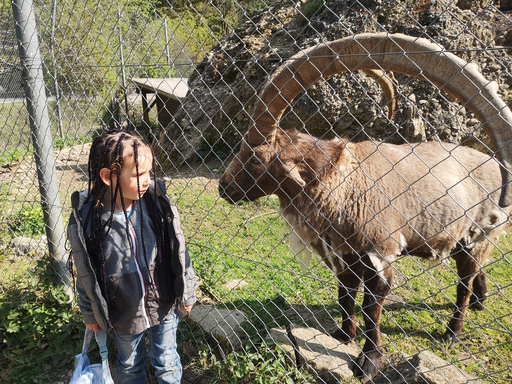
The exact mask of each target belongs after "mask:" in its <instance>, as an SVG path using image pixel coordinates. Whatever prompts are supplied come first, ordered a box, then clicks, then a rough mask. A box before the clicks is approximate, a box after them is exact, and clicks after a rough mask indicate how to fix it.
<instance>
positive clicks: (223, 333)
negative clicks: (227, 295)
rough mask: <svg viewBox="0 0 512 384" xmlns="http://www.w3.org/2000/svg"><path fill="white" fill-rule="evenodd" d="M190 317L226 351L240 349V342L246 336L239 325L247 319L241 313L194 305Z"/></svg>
mask: <svg viewBox="0 0 512 384" xmlns="http://www.w3.org/2000/svg"><path fill="white" fill-rule="evenodd" d="M190 317H191V319H192V321H193V322H195V323H196V324H197V325H198V326H199V327H200V328H201V329H202V330H203V331H204V332H206V333H208V334H209V335H211V336H212V337H214V338H215V339H217V341H218V342H219V343H220V344H221V346H223V347H225V348H226V349H228V350H236V349H239V348H240V347H242V340H243V339H244V338H245V335H246V334H245V332H244V330H243V329H242V327H241V325H242V323H243V322H244V321H247V318H246V317H245V315H244V314H243V313H242V312H241V311H237V310H234V311H232V310H228V309H218V308H216V307H214V306H206V305H196V306H194V308H192V311H191V312H190Z"/></svg>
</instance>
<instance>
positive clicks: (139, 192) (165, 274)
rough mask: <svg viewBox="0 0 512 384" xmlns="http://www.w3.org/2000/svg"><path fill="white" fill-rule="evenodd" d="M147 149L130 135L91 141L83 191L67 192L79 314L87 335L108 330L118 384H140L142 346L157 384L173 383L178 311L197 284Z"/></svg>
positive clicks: (177, 372) (190, 300) (177, 369)
mask: <svg viewBox="0 0 512 384" xmlns="http://www.w3.org/2000/svg"><path fill="white" fill-rule="evenodd" d="M152 172H154V156H153V152H152V149H151V147H150V145H149V144H148V143H147V142H146V141H145V140H143V139H142V138H141V137H139V136H137V135H135V134H134V133H133V132H130V131H121V130H115V131H108V132H106V133H104V134H102V135H101V136H99V137H97V138H96V139H95V140H94V141H93V143H92V147H91V151H90V154H89V164H88V173H89V189H88V190H86V191H82V192H78V191H77V192H74V193H73V195H72V197H71V202H72V207H73V213H72V214H71V217H70V220H69V224H68V230H67V231H68V238H69V241H70V243H71V254H72V256H73V261H74V266H75V268H76V271H77V281H76V288H77V292H78V295H79V307H80V311H81V312H82V315H83V318H84V322H85V324H86V326H87V328H90V329H93V330H95V331H98V330H100V329H108V328H113V333H114V335H115V339H116V342H117V346H118V351H119V356H118V360H117V364H118V366H119V371H120V378H121V382H122V383H144V382H145V379H146V370H145V357H146V349H145V340H144V334H145V332H146V331H147V332H148V334H149V341H150V345H151V350H150V358H151V362H152V364H153V366H154V367H155V368H156V375H157V377H158V382H159V383H179V382H180V381H181V374H182V368H181V362H180V357H179V355H178V353H177V350H176V347H177V345H176V330H177V326H178V313H179V312H178V305H180V308H181V310H182V311H185V312H187V313H189V312H190V310H191V309H192V305H193V304H194V303H195V301H196V288H197V283H196V279H195V274H194V270H193V268H192V264H191V261H190V257H189V255H188V252H187V250H186V249H185V239H184V237H183V233H182V231H181V228H180V222H179V218H178V213H177V210H176V208H175V207H174V206H173V205H171V203H170V202H169V200H168V199H167V198H166V197H165V185H164V183H163V182H162V181H160V180H155V181H152V180H151V175H152Z"/></svg>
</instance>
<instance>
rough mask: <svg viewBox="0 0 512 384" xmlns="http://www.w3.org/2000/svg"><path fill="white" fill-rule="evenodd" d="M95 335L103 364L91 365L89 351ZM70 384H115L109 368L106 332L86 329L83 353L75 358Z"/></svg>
mask: <svg viewBox="0 0 512 384" xmlns="http://www.w3.org/2000/svg"><path fill="white" fill-rule="evenodd" d="M93 334H94V335H95V337H96V342H97V343H98V346H99V347H100V355H101V361H102V362H101V364H99V363H98V364H92V365H91V363H90V362H89V357H88V356H87V351H88V350H89V344H90V343H91V340H92V335H93ZM69 384H114V381H113V380H112V376H111V375H110V369H109V366H108V351H107V333H106V332H105V331H104V330H101V331H99V332H96V333H95V332H94V331H93V330H92V329H89V328H86V330H85V335H84V344H83V347H82V353H81V354H79V355H76V357H75V371H74V372H73V377H72V378H71V381H70V382H69Z"/></svg>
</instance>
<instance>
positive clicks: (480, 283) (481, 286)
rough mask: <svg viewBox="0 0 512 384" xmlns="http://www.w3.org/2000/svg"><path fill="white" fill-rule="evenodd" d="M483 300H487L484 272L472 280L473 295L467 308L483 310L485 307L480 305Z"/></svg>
mask: <svg viewBox="0 0 512 384" xmlns="http://www.w3.org/2000/svg"><path fill="white" fill-rule="evenodd" d="M485 299H487V277H486V276H485V273H484V271H480V273H479V274H478V275H476V277H475V280H473V294H472V295H471V298H470V299H469V308H471V309H475V310H477V311H482V310H484V309H485V307H484V305H483V304H482V303H483V301H484V300H485Z"/></svg>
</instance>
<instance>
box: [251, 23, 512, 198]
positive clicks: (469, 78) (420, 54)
mask: <svg viewBox="0 0 512 384" xmlns="http://www.w3.org/2000/svg"><path fill="white" fill-rule="evenodd" d="M372 69H377V70H382V71H384V72H386V73H388V72H395V73H403V74H404V75H408V76H411V77H418V78H421V79H424V80H425V79H427V80H428V81H430V82H431V83H433V84H434V85H436V86H437V87H438V88H439V89H441V90H443V91H445V92H447V93H448V94H450V95H452V96H453V97H455V98H457V99H458V100H459V101H460V102H461V103H462V104H463V105H464V106H465V107H466V108H468V109H469V110H470V111H472V112H473V113H474V114H475V116H476V117H477V118H478V119H479V120H480V122H481V123H482V125H483V127H484V129H485V130H486V132H487V134H488V135H489V137H490V138H491V140H492V143H493V146H494V148H495V151H496V152H495V153H496V156H497V158H498V159H499V160H500V161H501V164H502V167H501V175H502V181H503V187H502V190H501V197H500V202H499V204H500V206H502V207H505V206H509V205H511V204H512V194H511V193H510V192H509V188H510V187H509V183H510V181H511V179H512V178H511V173H510V171H509V170H512V145H509V144H510V143H511V141H512V130H511V125H512V112H511V111H510V110H509V108H508V107H507V106H506V104H505V103H504V102H503V100H501V98H500V97H499V96H498V93H497V90H498V85H497V83H495V82H493V81H489V80H487V79H486V78H485V77H483V76H482V74H481V73H480V72H479V71H478V66H477V65H476V64H474V63H472V64H468V63H467V62H466V61H464V60H462V59H461V58H459V57H457V56H455V55H453V54H451V53H449V52H445V51H444V48H443V47H441V46H440V45H437V44H434V43H432V42H430V41H428V40H426V39H423V38H417V37H412V36H406V35H402V34H387V33H364V34H360V35H355V36H353V37H347V38H343V39H339V40H335V41H332V42H328V43H323V44H320V45H317V46H314V47H312V48H309V49H307V50H304V51H302V52H301V53H299V54H297V55H295V56H293V57H292V58H291V59H289V60H287V61H286V62H285V63H284V64H283V65H282V66H281V67H279V68H278V69H277V71H276V72H275V73H274V75H272V77H271V78H270V79H269V80H268V81H267V82H266V83H265V85H264V86H263V89H262V91H261V93H260V100H259V102H258V103H257V105H256V107H255V109H254V112H253V114H252V118H253V121H254V126H253V127H251V129H250V130H249V132H248V134H247V142H248V144H249V145H251V146H256V145H260V144H263V143H264V142H265V141H266V140H267V141H268V142H271V141H272V136H273V135H272V132H274V130H275V129H276V128H277V125H278V122H279V120H280V118H281V116H282V115H283V113H284V111H285V109H286V108H287V107H288V106H289V105H290V103H291V101H292V100H293V99H294V98H295V97H296V96H297V95H298V94H299V93H300V92H302V91H304V90H305V89H306V88H307V87H309V86H310V85H311V84H313V83H315V82H316V81H317V80H319V79H320V78H328V77H330V76H332V75H335V74H337V73H343V72H347V71H368V70H372Z"/></svg>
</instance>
